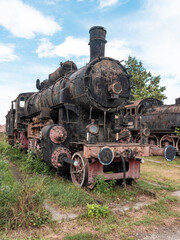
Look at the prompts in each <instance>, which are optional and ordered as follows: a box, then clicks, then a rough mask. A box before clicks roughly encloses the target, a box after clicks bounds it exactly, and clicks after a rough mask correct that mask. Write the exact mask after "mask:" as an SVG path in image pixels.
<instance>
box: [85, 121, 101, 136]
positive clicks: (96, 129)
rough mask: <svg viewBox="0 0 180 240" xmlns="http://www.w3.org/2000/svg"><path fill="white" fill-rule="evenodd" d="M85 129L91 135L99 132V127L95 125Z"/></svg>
mask: <svg viewBox="0 0 180 240" xmlns="http://www.w3.org/2000/svg"><path fill="white" fill-rule="evenodd" d="M86 128H87V130H88V132H90V133H91V134H94V135H96V134H98V132H99V127H98V126H97V125H96V124H92V123H91V124H89V125H88V126H87V127H86Z"/></svg>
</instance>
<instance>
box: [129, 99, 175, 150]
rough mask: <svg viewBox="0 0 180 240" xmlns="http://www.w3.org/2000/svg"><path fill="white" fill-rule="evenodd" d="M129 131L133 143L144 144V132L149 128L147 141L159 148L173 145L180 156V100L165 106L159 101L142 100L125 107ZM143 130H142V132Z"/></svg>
mask: <svg viewBox="0 0 180 240" xmlns="http://www.w3.org/2000/svg"><path fill="white" fill-rule="evenodd" d="M124 118H126V120H127V122H128V129H129V130H130V132H131V140H132V141H133V142H142V140H143V139H142V136H143V134H142V130H143V129H145V128H147V129H149V130H150V131H147V132H146V135H147V139H146V140H147V141H148V143H149V144H153V145H156V146H159V147H166V146H169V145H172V146H173V147H174V148H176V152H177V153H178V154H180V136H178V135H177V134H176V131H175V130H176V128H180V98H177V99H176V102H175V104H172V105H164V104H163V102H162V101H159V100H158V99H152V98H149V99H142V100H138V101H135V102H132V103H129V104H127V105H126V106H125V115H124ZM141 128H142V130H141Z"/></svg>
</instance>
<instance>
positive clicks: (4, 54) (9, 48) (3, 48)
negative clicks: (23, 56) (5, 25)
mask: <svg viewBox="0 0 180 240" xmlns="http://www.w3.org/2000/svg"><path fill="white" fill-rule="evenodd" d="M17 58H18V57H17V56H16V55H15V54H14V45H12V44H3V43H0V62H10V61H13V60H15V59H17Z"/></svg>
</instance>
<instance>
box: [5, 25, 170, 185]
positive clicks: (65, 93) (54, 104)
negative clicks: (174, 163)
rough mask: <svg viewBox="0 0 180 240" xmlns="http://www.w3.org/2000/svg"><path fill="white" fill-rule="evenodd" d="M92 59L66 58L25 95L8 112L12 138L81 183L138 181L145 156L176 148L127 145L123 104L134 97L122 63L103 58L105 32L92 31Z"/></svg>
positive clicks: (168, 154)
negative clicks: (79, 63) (79, 61)
mask: <svg viewBox="0 0 180 240" xmlns="http://www.w3.org/2000/svg"><path fill="white" fill-rule="evenodd" d="M89 32H90V42H89V45H90V62H89V63H88V64H87V65H86V66H84V67H82V68H80V69H77V67H76V65H75V63H73V62H72V61H66V62H64V63H61V66H60V67H59V68H58V69H57V70H56V71H55V72H54V73H52V74H50V75H49V78H48V80H44V81H43V82H42V83H41V82H40V81H39V80H37V81H36V87H37V89H38V90H39V91H38V92H36V93H21V94H19V96H18V97H17V98H16V100H15V101H13V102H12V107H11V109H10V111H9V112H8V114H7V116H6V132H7V135H8V138H9V142H10V143H11V144H14V143H15V142H18V143H20V145H21V147H22V148H25V149H27V148H30V149H33V150H35V151H41V152H42V154H43V159H44V161H45V162H47V163H48V164H50V165H52V166H53V167H55V168H58V169H68V171H69V172H70V175H71V178H72V181H73V182H74V183H75V184H77V185H78V186H80V187H81V186H88V187H89V188H91V187H93V184H94V181H95V178H96V177H97V176H98V175H99V174H103V175H104V177H105V179H106V180H111V179H123V181H124V182H125V180H129V181H132V180H134V181H137V179H138V178H139V175H140V162H141V157H142V156H149V155H165V157H166V158H167V159H168V160H172V159H173V158H174V156H175V150H174V148H173V147H170V146H169V147H167V148H165V149H160V148H157V147H155V146H150V145H148V144H140V143H136V144H135V143H126V142H123V143H122V141H121V140H122V138H124V134H125V135H128V134H129V130H128V128H127V126H128V123H127V120H126V119H125V118H124V108H125V105H127V103H128V100H129V98H130V88H131V83H130V77H131V76H129V75H128V74H127V72H126V69H125V68H124V67H123V66H122V65H121V63H120V62H119V61H117V60H115V59H112V58H108V57H104V51H105V43H106V39H105V36H106V30H105V29H104V28H103V27H99V26H96V27H92V28H91V29H90V31H89Z"/></svg>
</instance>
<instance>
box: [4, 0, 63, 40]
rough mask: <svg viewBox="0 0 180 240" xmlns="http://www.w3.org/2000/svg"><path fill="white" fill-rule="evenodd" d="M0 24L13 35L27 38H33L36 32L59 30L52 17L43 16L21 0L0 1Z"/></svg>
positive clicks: (43, 32)
mask: <svg viewBox="0 0 180 240" xmlns="http://www.w3.org/2000/svg"><path fill="white" fill-rule="evenodd" d="M0 25H2V26H3V27H5V28H6V29H7V30H9V31H10V32H11V33H12V34H14V35H15V36H17V37H22V38H27V39H29V38H33V37H34V36H35V34H36V33H41V34H44V35H53V34H54V33H55V32H57V31H58V30H61V26H60V25H59V24H57V23H56V22H55V21H54V20H53V18H50V17H44V16H43V15H42V13H41V12H39V11H38V10H36V9H35V8H33V7H30V6H29V5H27V4H25V3H23V2H22V1H21V0H8V1H7V0H1V1H0Z"/></svg>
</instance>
